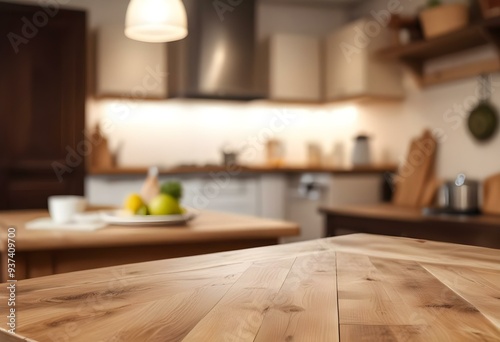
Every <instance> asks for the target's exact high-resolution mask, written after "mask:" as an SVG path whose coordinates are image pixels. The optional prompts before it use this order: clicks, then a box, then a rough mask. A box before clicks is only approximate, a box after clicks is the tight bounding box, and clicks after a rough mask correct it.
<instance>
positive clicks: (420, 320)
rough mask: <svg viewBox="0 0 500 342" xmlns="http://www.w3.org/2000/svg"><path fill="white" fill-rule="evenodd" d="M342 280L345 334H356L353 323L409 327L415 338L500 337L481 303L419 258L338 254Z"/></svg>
mask: <svg viewBox="0 0 500 342" xmlns="http://www.w3.org/2000/svg"><path fill="white" fill-rule="evenodd" d="M337 281H338V297H339V316H340V324H341V328H340V330H341V338H342V337H346V336H349V335H351V334H353V331H352V330H353V328H352V327H351V326H352V325H360V326H374V325H380V326H384V327H390V326H398V329H401V327H402V326H404V327H405V330H406V332H405V334H408V336H412V338H411V339H412V341H464V340H483V341H495V340H496V341H498V337H499V336H500V331H499V330H498V329H497V328H496V327H495V326H494V325H493V324H492V323H491V322H490V321H489V320H487V319H486V318H485V317H484V316H483V315H482V314H481V312H480V311H479V310H478V309H477V308H476V307H475V306H473V305H472V304H471V303H469V302H467V301H466V300H464V299H463V298H462V297H460V296H458V295H457V294H456V293H455V292H453V291H452V290H450V289H449V288H448V287H447V286H445V285H444V284H443V283H441V282H440V281H439V280H438V279H436V278H435V277H434V276H432V275H431V274H430V273H429V272H427V271H426V270H425V269H424V268H423V267H422V266H420V265H419V264H418V263H416V262H414V261H402V260H394V259H382V258H377V257H369V256H360V255H354V254H344V253H338V254H337ZM477 290H480V289H479V288H477ZM344 325H347V327H344ZM344 329H345V331H344ZM382 329H386V328H382ZM363 331H364V332H365V333H366V334H367V335H365V336H364V338H373V333H372V332H370V329H367V330H362V329H361V330H360V329H357V330H356V331H355V333H356V334H358V337H361V338H362V337H363V336H360V335H359V334H362V333H363ZM382 331H384V330H382ZM400 333H403V332H400ZM346 338H347V337H346Z"/></svg>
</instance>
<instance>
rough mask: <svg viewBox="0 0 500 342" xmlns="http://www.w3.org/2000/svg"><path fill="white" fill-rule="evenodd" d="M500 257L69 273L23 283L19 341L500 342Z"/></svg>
mask: <svg viewBox="0 0 500 342" xmlns="http://www.w3.org/2000/svg"><path fill="white" fill-rule="evenodd" d="M499 260H500V250H493V249H487V248H479V247H471V246H461V245H453V244H446V243H438V242H430V241H422V240H412V239H405V238H394V237H383V236H372V235H366V234H356V235H348V236H342V237H335V238H328V239H321V240H314V241H308V242H302V243H297V244H289V245H279V246H271V247H261V248H255V249H248V250H241V251H231V252H225V253H217V254H211V255H203V256H194V257H187V258H179V259H170V260H162V261H155V262H149V263H143V264H132V265H124V266H120V267H111V268H105V269H96V270H90V271H83V272H76V273H67V274H62V275H56V276H50V277H42V278H37V279H29V280H24V281H19V282H18V283H17V286H18V293H17V308H18V322H19V323H18V327H17V332H19V333H20V334H21V335H22V336H26V337H28V338H31V339H33V340H35V341H52V340H56V341H57V340H62V341H66V340H67V341H76V342H79V341H158V342H159V341H162V342H163V341H289V342H291V341H339V340H340V341H356V342H357V341H476V340H477V341H500V327H499V322H500V310H498V307H499V305H498V303H496V301H497V302H498V301H500V299H499V298H500V286H499V284H500V282H499V280H500V279H499V277H500V264H499V262H498V261H499ZM0 286H2V287H4V286H5V284H2V285H0ZM5 301H6V293H5V291H1V292H0V302H5ZM5 320H6V318H5V315H3V314H2V315H0V325H5Z"/></svg>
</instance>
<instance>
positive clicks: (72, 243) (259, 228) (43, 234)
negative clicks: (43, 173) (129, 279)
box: [0, 210, 300, 251]
mask: <svg viewBox="0 0 500 342" xmlns="http://www.w3.org/2000/svg"><path fill="white" fill-rule="evenodd" d="M46 216H48V213H47V212H46V211H42V210H37V211H34V210H26V211H8V212H7V211H4V212H0V227H2V228H4V229H1V230H0V235H1V237H2V238H3V239H4V238H5V234H6V229H5V228H6V227H7V226H15V227H16V228H17V232H16V240H17V245H16V249H17V251H29V250H47V249H58V248H65V249H67V248H83V247H111V246H131V245H155V244H166V243H167V244H168V243H171V244H178V243H187V242H207V243H210V241H224V240H238V239H257V238H259V239H262V238H278V237H283V236H293V235H297V234H299V232H300V230H299V227H298V226H297V225H296V224H294V223H290V222H284V221H278V220H269V219H264V218H258V217H253V216H245V215H236V214H227V213H220V212H211V211H202V212H200V213H199V215H198V216H197V217H196V218H195V219H193V220H192V221H190V222H188V223H187V224H186V225H178V226H168V227H125V226H124V227H121V226H108V227H106V228H103V229H100V230H97V231H93V232H67V231H56V230H26V229H25V228H24V225H25V223H26V222H28V221H31V220H33V219H36V218H40V217H46ZM3 248H5V246H4V244H1V246H0V251H2V250H3Z"/></svg>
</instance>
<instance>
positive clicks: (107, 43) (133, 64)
mask: <svg viewBox="0 0 500 342" xmlns="http://www.w3.org/2000/svg"><path fill="white" fill-rule="evenodd" d="M166 49H167V47H166V44H163V43H144V42H139V41H135V40H132V39H129V38H127V37H126V36H125V34H124V32H123V26H104V27H101V28H99V29H98V31H97V37H96V68H95V69H96V76H95V95H96V96H97V97H125V98H132V99H145V98H146V99H162V98H166V97H167V50H166Z"/></svg>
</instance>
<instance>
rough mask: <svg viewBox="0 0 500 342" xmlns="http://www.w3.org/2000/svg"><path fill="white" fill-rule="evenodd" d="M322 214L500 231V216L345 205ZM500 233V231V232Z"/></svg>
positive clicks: (322, 209)
mask: <svg viewBox="0 0 500 342" xmlns="http://www.w3.org/2000/svg"><path fill="white" fill-rule="evenodd" d="M319 210H320V212H323V213H325V214H332V215H345V216H359V217H366V218H375V219H377V218H378V219H384V220H393V221H401V222H422V223H430V222H433V223H443V222H454V223H456V224H464V225H474V226H476V227H477V226H484V227H489V228H491V229H495V230H498V229H499V228H500V216H495V215H449V214H448V215H444V214H440V215H424V214H423V213H422V209H418V208H406V207H400V206H395V205H393V204H374V205H345V206H335V207H328V206H323V207H320V209H319ZM498 231H499V232H500V230H498Z"/></svg>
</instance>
